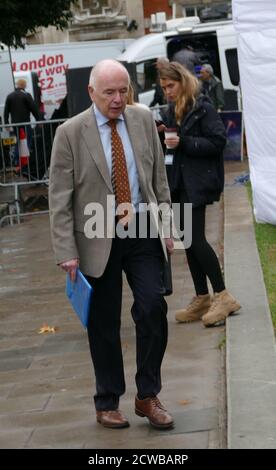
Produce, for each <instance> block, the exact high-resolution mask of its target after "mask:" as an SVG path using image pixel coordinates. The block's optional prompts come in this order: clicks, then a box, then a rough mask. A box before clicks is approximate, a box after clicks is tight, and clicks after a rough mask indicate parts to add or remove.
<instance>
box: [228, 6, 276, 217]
mask: <svg viewBox="0 0 276 470" xmlns="http://www.w3.org/2000/svg"><path fill="white" fill-rule="evenodd" d="M232 9H233V22H234V26H235V28H236V31H237V33H238V57H239V68H240V79H241V90H242V99H243V109H244V122H245V130H246V137H247V149H248V155H249V168H250V179H251V183H252V188H253V203H254V214H255V218H256V220H257V222H267V223H270V224H275V225H276V0H232Z"/></svg>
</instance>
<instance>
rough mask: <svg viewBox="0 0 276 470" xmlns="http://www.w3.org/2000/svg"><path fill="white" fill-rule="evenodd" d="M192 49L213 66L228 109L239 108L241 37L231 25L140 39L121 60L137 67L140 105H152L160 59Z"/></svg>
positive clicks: (187, 28)
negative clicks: (185, 49)
mask: <svg viewBox="0 0 276 470" xmlns="http://www.w3.org/2000/svg"><path fill="white" fill-rule="evenodd" d="M187 45H190V46H192V47H193V49H194V50H195V52H197V53H198V55H199V57H200V59H201V62H202V63H205V62H206V63H209V64H211V65H212V66H213V69H214V73H215V75H216V76H218V77H219V78H220V79H221V80H222V83H223V86H224V89H225V100H226V109H227V108H228V109H238V107H239V99H238V97H239V87H238V85H239V72H238V60H237V36H236V33H235V30H234V27H233V24H232V22H231V21H223V22H212V23H203V24H189V25H187V26H185V24H184V25H183V26H181V27H179V28H178V29H177V30H175V31H165V32H162V33H153V34H148V35H146V36H143V37H141V38H139V39H136V40H135V41H134V42H133V43H132V44H131V45H130V46H129V47H128V48H127V49H126V51H125V52H124V53H123V54H121V55H120V56H119V57H117V59H118V60H120V61H122V62H124V63H127V64H130V63H132V64H133V63H134V64H135V66H136V77H135V79H136V81H137V84H138V90H139V101H140V102H141V103H144V104H147V105H149V104H150V103H151V101H152V99H153V95H154V87H155V84H156V78H157V77H156V73H157V72H156V67H155V62H156V59H157V58H158V57H168V58H169V59H170V60H171V59H172V57H173V55H174V53H175V52H177V51H179V50H180V49H182V48H183V47H184V46H187Z"/></svg>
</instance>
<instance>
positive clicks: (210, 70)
mask: <svg viewBox="0 0 276 470" xmlns="http://www.w3.org/2000/svg"><path fill="white" fill-rule="evenodd" d="M201 69H202V70H206V72H209V74H210V75H214V69H213V67H212V65H210V64H203V65H202V66H201Z"/></svg>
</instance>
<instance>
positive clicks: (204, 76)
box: [200, 69, 211, 81]
mask: <svg viewBox="0 0 276 470" xmlns="http://www.w3.org/2000/svg"><path fill="white" fill-rule="evenodd" d="M210 77H211V75H210V73H209V72H207V70H204V69H201V70H200V78H201V80H203V81H206V80H210Z"/></svg>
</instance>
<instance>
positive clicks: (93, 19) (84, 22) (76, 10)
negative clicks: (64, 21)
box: [27, 0, 231, 44]
mask: <svg viewBox="0 0 276 470" xmlns="http://www.w3.org/2000/svg"><path fill="white" fill-rule="evenodd" d="M230 3H231V2H230V0H79V1H78V5H77V6H72V13H73V20H72V21H71V23H70V24H69V27H68V29H66V30H64V31H58V30H57V29H56V28H55V27H48V28H39V29H38V30H37V33H36V34H35V35H33V34H31V35H29V36H28V37H27V43H28V44H40V43H52V42H54V43H56V42H68V41H69V42H72V41H91V40H105V39H123V38H137V37H140V36H143V34H145V33H147V32H149V28H150V26H151V15H152V14H154V13H156V12H164V13H165V15H166V18H167V19H171V18H179V17H182V16H198V15H200V13H201V12H202V11H203V10H206V7H211V6H216V5H223V4H224V5H226V4H230Z"/></svg>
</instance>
